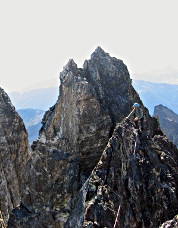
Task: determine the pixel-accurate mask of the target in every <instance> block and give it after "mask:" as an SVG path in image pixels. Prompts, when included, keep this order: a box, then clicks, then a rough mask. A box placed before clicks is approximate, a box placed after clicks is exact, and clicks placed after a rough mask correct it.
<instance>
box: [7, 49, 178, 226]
mask: <svg viewBox="0 0 178 228" xmlns="http://www.w3.org/2000/svg"><path fill="white" fill-rule="evenodd" d="M60 80H61V85H60V95H59V98H58V101H57V102H56V104H55V105H54V106H53V107H51V108H50V109H49V110H48V111H47V112H46V113H45V115H44V117H43V120H42V123H43V127H42V129H41V130H40V135H39V138H38V139H37V140H36V141H34V142H33V145H32V150H33V151H32V153H31V157H30V159H29V161H28V164H27V168H26V172H25V179H24V190H23V193H22V200H21V205H20V206H19V207H17V208H15V209H14V210H13V213H12V214H11V218H10V220H9V224H8V227H25V228H28V227H29V228H30V227H36V228H37V227H51V228H52V227H105V226H106V227H113V225H114V221H115V218H116V214H117V210H118V207H119V205H120V208H121V209H120V215H119V216H120V217H119V221H118V224H117V225H118V226H119V227H123V225H125V227H154V228H155V227H157V225H158V224H160V223H161V222H163V221H165V220H166V219H171V218H172V217H173V216H174V215H175V214H176V213H177V212H178V207H177V192H176V191H177V190H176V189H177V188H176V185H177V183H178V182H177V175H178V174H177V161H178V160H177V159H178V158H177V149H176V148H175V146H174V145H173V144H172V143H171V142H170V141H169V140H168V139H167V138H166V137H165V136H163V133H162V131H161V130H160V127H159V123H158V121H157V119H155V118H152V117H150V115H149V113H148V110H147V109H146V108H145V107H144V106H143V109H144V112H145V115H146V120H147V121H146V122H144V131H143V133H142V136H139V135H138V134H137V131H136V130H135V128H134V126H133V125H132V123H131V122H122V120H123V118H124V117H125V116H127V115H128V113H129V112H130V111H131V107H132V105H133V103H134V102H138V103H140V104H141V105H143V104H142V102H141V100H140V98H139V96H138V94H137V92H136V91H135V90H134V89H133V87H132V84H131V80H130V77H129V72H128V70H127V67H126V66H125V64H124V63H123V62H122V61H121V60H118V59H116V58H112V57H110V55H109V54H107V53H105V52H104V51H103V50H102V49H101V48H100V47H98V48H97V49H96V50H95V52H94V53H93V54H92V55H91V59H90V60H86V61H85V62H84V66H83V69H81V68H78V67H77V65H76V64H75V62H74V61H73V60H69V62H68V64H67V65H66V66H65V67H64V70H63V71H62V72H61V74H60ZM118 123H120V124H118ZM135 141H137V144H136V147H135Z"/></svg>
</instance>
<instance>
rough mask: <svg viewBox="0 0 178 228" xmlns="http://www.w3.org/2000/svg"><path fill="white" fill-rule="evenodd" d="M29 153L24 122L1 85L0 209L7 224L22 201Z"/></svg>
mask: <svg viewBox="0 0 178 228" xmlns="http://www.w3.org/2000/svg"><path fill="white" fill-rule="evenodd" d="M28 157H29V146H28V135H27V131H26V129H25V126H24V123H23V121H22V119H21V118H20V116H19V115H18V113H17V112H16V111H15V108H14V106H13V105H12V103H11V101H10V99H9V97H8V95H7V94H6V93H5V91H4V90H3V89H1V88H0V210H1V212H2V217H3V219H4V221H5V224H7V221H8V219H9V214H10V212H11V210H12V209H13V208H15V207H17V206H18V205H20V202H21V193H22V184H23V180H24V176H23V175H24V172H25V168H26V163H27V160H28Z"/></svg>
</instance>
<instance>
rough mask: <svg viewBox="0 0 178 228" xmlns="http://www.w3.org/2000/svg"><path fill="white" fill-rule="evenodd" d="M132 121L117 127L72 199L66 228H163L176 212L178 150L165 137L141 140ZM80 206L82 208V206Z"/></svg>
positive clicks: (177, 201)
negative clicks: (115, 226)
mask: <svg viewBox="0 0 178 228" xmlns="http://www.w3.org/2000/svg"><path fill="white" fill-rule="evenodd" d="M136 135H137V132H136V130H135V128H134V127H133V126H132V124H131V123H127V122H123V123H120V124H118V126H117V127H116V128H115V131H114V133H113V136H112V137H111V138H110V140H109V142H108V144H107V146H106V149H105V150H104V152H103V154H102V156H101V159H100V160H99V162H98V165H97V166H96V167H95V169H94V170H93V172H92V174H91V176H90V177H89V178H88V180H87V181H86V182H85V184H84V185H83V187H82V188H81V190H80V192H79V193H78V195H76V197H75V198H74V205H75V207H74V209H73V211H72V212H71V214H70V217H69V218H68V221H67V223H66V224H65V227H72V224H75V226H74V227H113V226H114V222H115V219H116V215H117V212H118V208H119V207H120V212H119V216H118V222H117V227H123V226H124V227H154V228H155V227H159V226H160V225H161V224H162V222H163V221H165V220H166V219H168V218H171V216H172V215H175V214H176V213H178V206H177V205H178V204H177V203H178V198H177V188H176V185H177V183H178V170H177V168H176V167H177V162H178V155H177V149H176V147H175V146H174V144H172V143H171V142H170V141H169V140H168V139H167V138H166V137H165V136H159V135H155V136H154V137H153V138H151V139H143V138H141V137H140V142H139V146H138V147H137V149H136V151H135V154H134V149H135V139H136ZM81 205H84V206H83V207H81Z"/></svg>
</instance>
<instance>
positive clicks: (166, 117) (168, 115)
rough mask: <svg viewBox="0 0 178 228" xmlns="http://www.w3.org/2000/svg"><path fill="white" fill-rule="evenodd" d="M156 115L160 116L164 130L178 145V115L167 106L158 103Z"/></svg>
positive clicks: (155, 110)
mask: <svg viewBox="0 0 178 228" xmlns="http://www.w3.org/2000/svg"><path fill="white" fill-rule="evenodd" d="M154 116H157V117H158V119H159V122H160V126H161V129H162V130H163V132H164V133H165V134H166V135H167V137H168V138H169V139H170V140H171V141H172V142H173V143H174V144H175V145H176V146H177V147H178V115H177V114H176V113H174V112H173V111H172V110H170V109H169V108H167V107H166V106H163V105H157V106H155V108H154Z"/></svg>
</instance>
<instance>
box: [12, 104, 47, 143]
mask: <svg viewBox="0 0 178 228" xmlns="http://www.w3.org/2000/svg"><path fill="white" fill-rule="evenodd" d="M17 112H18V113H19V115H20V117H21V118H22V119H23V121H24V124H25V127H26V129H27V131H28V139H29V143H30V144H31V143H32V142H33V141H34V140H35V139H37V138H38V133H39V130H40V128H41V126H42V124H41V120H42V118H43V115H44V111H42V110H37V109H31V108H28V109H19V110H17Z"/></svg>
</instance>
